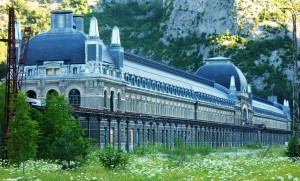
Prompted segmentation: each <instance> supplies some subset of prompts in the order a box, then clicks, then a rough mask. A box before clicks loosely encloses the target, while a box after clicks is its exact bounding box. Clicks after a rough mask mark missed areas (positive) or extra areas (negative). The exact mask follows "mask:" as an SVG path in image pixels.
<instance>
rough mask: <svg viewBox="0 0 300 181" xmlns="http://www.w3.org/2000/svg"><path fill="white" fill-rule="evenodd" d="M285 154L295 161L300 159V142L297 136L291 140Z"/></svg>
mask: <svg viewBox="0 0 300 181" xmlns="http://www.w3.org/2000/svg"><path fill="white" fill-rule="evenodd" d="M285 154H286V155H287V156H288V157H290V158H293V159H295V158H296V157H300V144H299V140H298V138H297V137H296V136H293V137H292V138H291V139H290V141H289V144H288V147H287V150H286V152H285Z"/></svg>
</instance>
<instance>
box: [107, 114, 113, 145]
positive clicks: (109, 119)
mask: <svg viewBox="0 0 300 181" xmlns="http://www.w3.org/2000/svg"><path fill="white" fill-rule="evenodd" d="M107 122H108V144H109V145H110V144H112V143H111V141H110V130H111V118H110V117H109V118H108V119H107Z"/></svg>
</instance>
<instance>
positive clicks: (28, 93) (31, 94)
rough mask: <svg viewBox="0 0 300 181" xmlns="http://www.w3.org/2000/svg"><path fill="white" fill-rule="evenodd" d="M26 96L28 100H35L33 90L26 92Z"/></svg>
mask: <svg viewBox="0 0 300 181" xmlns="http://www.w3.org/2000/svg"><path fill="white" fill-rule="evenodd" d="M26 94H27V96H28V97H29V98H33V99H36V98H37V96H36V93H35V92H34V91H33V90H29V91H27V92H26Z"/></svg>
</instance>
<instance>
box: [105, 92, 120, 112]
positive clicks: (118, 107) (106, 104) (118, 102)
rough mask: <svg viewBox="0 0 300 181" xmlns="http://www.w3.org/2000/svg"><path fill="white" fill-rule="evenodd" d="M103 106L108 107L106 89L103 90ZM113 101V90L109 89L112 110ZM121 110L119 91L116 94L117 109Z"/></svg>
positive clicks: (112, 108) (112, 109) (111, 108)
mask: <svg viewBox="0 0 300 181" xmlns="http://www.w3.org/2000/svg"><path fill="white" fill-rule="evenodd" d="M103 95H104V96H103V97H104V98H103V99H104V100H103V107H104V108H108V102H107V101H108V95H107V90H104V93H103ZM114 103H115V92H114V91H110V110H111V111H114ZM119 110H121V93H120V92H118V94H117V111H119Z"/></svg>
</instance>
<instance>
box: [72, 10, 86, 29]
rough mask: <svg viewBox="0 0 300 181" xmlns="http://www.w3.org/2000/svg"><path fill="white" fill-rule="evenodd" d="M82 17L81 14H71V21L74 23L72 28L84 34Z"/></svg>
mask: <svg viewBox="0 0 300 181" xmlns="http://www.w3.org/2000/svg"><path fill="white" fill-rule="evenodd" d="M83 17H84V16H83V15H82V14H73V21H74V26H73V28H74V29H76V30H78V31H82V32H84V27H83V24H84V19H83Z"/></svg>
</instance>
